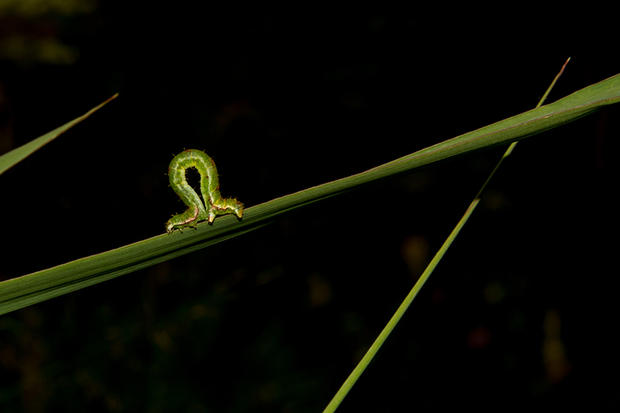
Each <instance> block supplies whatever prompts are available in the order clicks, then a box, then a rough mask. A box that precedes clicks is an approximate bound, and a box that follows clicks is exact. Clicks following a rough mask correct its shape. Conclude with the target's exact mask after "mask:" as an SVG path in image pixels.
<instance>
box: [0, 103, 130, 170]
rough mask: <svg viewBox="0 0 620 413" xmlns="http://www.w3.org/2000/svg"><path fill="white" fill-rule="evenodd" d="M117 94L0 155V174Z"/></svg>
mask: <svg viewBox="0 0 620 413" xmlns="http://www.w3.org/2000/svg"><path fill="white" fill-rule="evenodd" d="M117 96H118V93H116V94H114V95H113V96H111V97H110V98H108V99H107V100H106V101H104V102H102V103H100V104H99V105H97V106H95V107H94V108H92V109H91V110H89V111H88V112H86V113H85V114H83V115H82V116H80V117H77V118H75V119H73V120H72V121H70V122H67V123H65V124H64V125H62V126H59V127H58V128H56V129H54V130H53V131H51V132H48V133H46V134H45V135H43V136H39V137H38V138H36V139H34V140H32V141H30V142H28V143H26V144H24V145H22V146H20V147H18V148H15V149H13V150H11V151H9V152H7V153H5V154H3V155H2V156H0V175H2V174H3V173H4V172H5V171H6V170H7V169H9V168H11V167H12V166H13V165H15V164H17V163H18V162H20V161H21V160H23V159H25V158H26V157H28V156H30V155H31V154H32V153H33V152H34V151H36V150H38V149H39V148H41V147H42V146H43V145H45V144H47V143H49V142H51V141H53V140H54V139H56V138H57V137H59V136H60V135H62V134H63V133H64V132H66V131H68V130H69V129H71V128H72V127H73V126H75V125H77V124H78V123H80V122H81V121H83V120H84V119H86V118H87V117H89V116H90V115H92V114H93V113H95V112H96V111H98V110H99V109H101V108H102V107H103V106H105V105H106V104H107V103H108V102H110V101H112V100H114V99H116V97H117Z"/></svg>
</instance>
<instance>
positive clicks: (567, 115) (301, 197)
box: [0, 75, 620, 314]
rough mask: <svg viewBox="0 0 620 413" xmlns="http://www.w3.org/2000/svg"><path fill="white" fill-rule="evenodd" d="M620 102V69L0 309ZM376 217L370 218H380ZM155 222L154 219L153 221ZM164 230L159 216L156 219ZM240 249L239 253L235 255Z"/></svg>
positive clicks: (44, 277) (123, 253)
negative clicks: (499, 118)
mask: <svg viewBox="0 0 620 413" xmlns="http://www.w3.org/2000/svg"><path fill="white" fill-rule="evenodd" d="M619 101H620V75H616V76H613V77H611V78H609V79H606V80H604V81H601V82H599V83H596V84H593V85H591V86H588V87H586V88H584V89H581V90H579V91H577V92H575V93H573V94H571V95H569V96H566V97H565V98H562V99H560V100H558V101H556V102H554V103H552V104H549V105H546V106H541V107H540V108H538V109H534V110H531V111H528V112H524V113H521V114H519V115H516V116H513V117H510V118H508V119H504V120H502V121H499V122H496V123H494V124H491V125H488V126H485V127H483V128H480V129H477V130H475V131H473V132H469V133H466V134H463V135H461V136H458V137H456V138H452V139H449V140H446V141H444V142H441V143H438V144H436V145H433V146H430V147H428V148H425V149H422V150H420V151H418V152H415V153H412V154H410V155H407V156H403V157H402V158H399V159H396V160H394V161H391V162H388V163H386V164H383V165H381V166H377V167H375V168H372V169H369V170H367V171H365V172H361V173H358V174H355V175H351V176H348V177H346V178H341V179H338V180H335V181H331V182H328V183H325V184H322V185H317V186H314V187H312V188H308V189H305V190H303V191H299V192H295V193H293V194H289V195H285V196H282V197H280V198H276V199H273V200H271V201H268V202H265V203H262V204H259V205H256V206H253V207H251V208H248V209H246V210H245V212H244V217H243V220H242V221H240V222H239V221H238V220H237V219H236V218H235V217H232V216H223V217H220V218H218V219H217V220H216V221H215V223H214V224H213V225H208V224H201V225H198V228H197V229H196V230H191V231H184V232H175V233H172V234H163V235H159V236H156V237H153V238H149V239H146V240H143V241H140V242H136V243H134V244H130V245H126V246H123V247H120V248H117V249H113V250H110V251H106V252H103V253H100V254H96V255H92V256H90V257H86V258H81V259H78V260H75V261H71V262H68V263H66V264H62V265H59V266H56V267H53V268H49V269H46V270H42V271H38V272H35V273H32V274H28V275H24V276H21V277H18V278H13V279H10V280H6V281H2V282H0V314H4V313H7V312H10V311H13V310H16V309H19V308H22V307H25V306H28V305H32V304H34V303H37V302H40V301H44V300H47V299H50V298H52V297H56V296H59V295H63V294H67V293H69V292H71V291H76V290H79V289H81V288H84V287H87V286H90V285H94V284H97V283H100V282H102V281H106V280H110V279H112V278H115V277H118V276H120V275H123V274H128V273H130V272H133V271H136V270H139V269H142V268H146V267H148V266H151V265H154V264H157V263H160V262H163V261H167V260H169V259H172V258H175V257H178V256H181V255H184V254H187V253H190V252H192V251H196V250H199V249H201V248H204V247H206V246H209V245H211V244H215V243H217V242H221V241H224V240H226V239H229V238H232V237H235V236H238V235H240V234H242V233H245V232H248V231H251V230H253V229H255V228H257V227H260V226H262V225H265V224H266V223H267V222H268V221H269V220H270V219H272V218H274V217H276V216H278V215H280V214H283V213H285V212H287V211H290V210H293V209H295V208H299V207H302V206H304V205H308V204H311V203H313V202H317V201H319V200H321V199H325V198H328V197H331V196H334V195H336V194H338V193H341V192H343V191H346V190H350V189H353V188H355V187H358V186H360V185H363V184H366V183H369V182H372V181H376V180H378V179H381V178H386V177H389V176H392V175H395V174H398V173H403V172H406V171H410V170H412V169H414V168H417V167H420V166H423V165H428V164H430V163H433V162H437V161H440V160H442V159H446V158H450V157H453V156H456V155H462V154H465V153H467V152H470V151H473V150H476V149H480V148H484V147H487V146H491V145H498V144H508V143H511V142H514V141H517V140H519V139H522V138H525V137H527V136H531V135H535V134H537V133H540V132H543V131H545V130H548V129H551V128H554V127H557V126H560V125H562V124H565V123H567V122H570V121H572V120H575V119H577V118H579V117H581V116H584V115H586V114H588V113H590V112H592V111H593V110H596V109H599V108H601V107H604V106H606V105H610V104H613V103H617V102H619ZM380 219H381V218H376V219H375V221H374V222H373V224H375V225H380ZM156 225H158V226H159V223H156ZM161 227H162V229H163V223H161ZM242 253H243V252H240V254H242Z"/></svg>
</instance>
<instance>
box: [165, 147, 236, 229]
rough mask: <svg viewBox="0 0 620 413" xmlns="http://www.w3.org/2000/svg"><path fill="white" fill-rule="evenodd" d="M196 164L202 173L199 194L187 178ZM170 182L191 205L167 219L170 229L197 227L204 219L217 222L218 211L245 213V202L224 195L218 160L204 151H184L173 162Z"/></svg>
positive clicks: (171, 163) (223, 213)
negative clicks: (221, 189) (217, 166)
mask: <svg viewBox="0 0 620 413" xmlns="http://www.w3.org/2000/svg"><path fill="white" fill-rule="evenodd" d="M189 168H196V170H197V171H198V173H199V174H200V192H201V194H202V199H200V197H199V196H198V194H197V193H196V191H195V190H194V188H192V187H191V186H190V185H189V183H188V182H187V179H186V178H185V171H187V169H189ZM168 177H169V179H170V186H171V187H172V189H173V190H174V192H176V193H177V195H178V196H179V197H180V198H181V200H182V201H183V203H184V204H185V205H187V210H185V212H182V213H180V214H177V215H174V216H173V217H172V218H170V219H169V220H168V222H166V232H172V231H174V230H175V229H182V228H186V227H195V226H196V224H198V222H200V221H204V220H206V221H208V222H209V223H210V224H211V223H213V220H215V217H217V216H218V215H225V214H235V215H237V217H239V218H241V217H242V216H243V204H242V203H241V202H239V201H237V200H236V199H235V198H222V196H221V195H220V185H219V180H218V176H217V169H216V168H215V162H213V159H211V158H210V157H209V155H207V154H206V153H204V152H203V151H199V150H198V149H188V150H186V151H183V152H181V153H180V154H178V155H177V156H175V157H174V158H172V161H171V162H170V166H169V167H168Z"/></svg>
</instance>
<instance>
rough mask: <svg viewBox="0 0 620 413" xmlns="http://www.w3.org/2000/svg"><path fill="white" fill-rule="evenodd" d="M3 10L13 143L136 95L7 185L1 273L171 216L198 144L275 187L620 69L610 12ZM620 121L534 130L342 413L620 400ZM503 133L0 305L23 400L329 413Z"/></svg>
mask: <svg viewBox="0 0 620 413" xmlns="http://www.w3.org/2000/svg"><path fill="white" fill-rule="evenodd" d="M0 5H1V6H0V152H1V153H4V152H7V151H9V150H10V149H12V148H15V147H17V146H20V145H22V144H24V143H26V142H27V141H29V140H31V139H34V138H35V137H37V136H40V135H42V134H44V133H46V132H48V131H50V130H52V129H53V128H55V127H57V126H59V125H61V124H63V123H65V122H66V121H69V120H71V119H73V118H75V117H76V116H78V115H81V114H82V113H84V112H85V111H86V110H88V109H89V108H91V107H93V106H95V105H96V104H98V103H99V102H101V101H103V100H104V99H106V98H107V97H109V96H111V95H112V94H114V93H116V92H119V93H120V97H119V98H118V99H117V100H115V101H114V102H112V103H110V104H109V105H108V106H106V107H105V108H104V109H102V110H101V111H100V112H98V113H97V114H95V115H93V117H91V118H90V119H88V120H87V121H85V122H84V123H82V124H80V125H78V126H77V127H75V128H74V129H72V130H71V131H69V132H68V133H67V134H65V135H64V136H62V137H61V138H60V139H58V140H57V141H55V142H53V143H52V144H50V145H48V146H47V147H45V148H44V149H43V150H41V151H39V152H37V153H35V154H34V155H33V156H31V157H29V158H28V159H26V160H25V161H24V162H22V163H20V164H19V165H17V166H16V167H14V168H12V169H11V170H9V171H8V172H6V173H5V174H3V175H2V176H1V177H0V185H1V188H2V192H1V193H2V195H1V197H0V199H1V201H2V202H0V214H1V215H0V216H2V217H3V222H2V233H3V237H2V238H3V248H2V253H1V259H0V260H1V261H0V279H8V278H11V277H15V276H19V275H23V274H27V273H30V272H33V271H36V270H39V269H43V268H47V267H49V266H52V265H56V264H60V263H63V262H66V261H68V260H72V259H76V258H79V257H82V256H85V255H90V254H94V253H97V252H101V251H104V250H108V249H111V248H115V247H118V246H121V245H124V244H127V243H130V242H134V241H138V240H141V239H143V238H147V237H151V236H154V235H157V234H160V233H162V232H163V230H164V222H165V221H166V220H167V219H168V218H169V217H170V215H171V214H172V213H175V212H180V211H181V210H182V208H183V207H182V205H181V203H180V202H179V200H178V199H177V197H176V196H175V195H174V193H173V192H172V191H171V190H170V188H169V187H168V182H167V177H166V175H165V172H166V170H167V165H168V162H169V161H170V159H171V158H172V156H173V155H174V154H176V153H178V152H180V151H181V150H183V149H184V148H192V147H195V148H200V149H204V150H206V151H207V152H208V153H209V154H210V155H211V156H212V157H213V158H214V159H215V161H216V162H217V165H218V169H219V172H220V179H221V184H222V192H223V195H224V196H235V197H237V198H239V199H240V200H242V201H243V202H244V203H245V204H246V205H249V206H251V205H255V204H258V203H261V202H264V201H267V200H270V199H272V198H274V197H277V196H280V195H284V194H287V193H290V192H293V191H297V190H300V189H303V188H306V187H308V186H311V185H315V184H319V183H323V182H326V181H329V180H333V179H336V178H340V177H343V176H347V175H350V174H353V173H356V172H360V171H362V170H364V169H367V168H370V167H373V166H376V165H379V164H381V163H383V162H387V161H389V160H392V159H394V158H396V157H399V156H402V155H405V154H408V153H411V152H414V151H416V150H418V149H421V148H423V147H425V146H428V145H430V144H433V143H436V142H439V141H441V140H444V139H447V138H450V137H453V136H456V135H458V134H460V133H464V132H467V131H469V130H473V129H475V128H478V127H480V126H484V125H486V124H488V123H491V122H494V121H497V120H500V119H503V118H506V117H508V116H510V115H513V114H516V113H519V112H522V111H525V110H528V109H530V108H532V107H533V106H534V105H535V104H536V102H537V101H538V99H539V98H540V96H542V94H543V92H544V91H545V89H546V88H547V86H548V84H549V82H550V81H551V80H552V78H553V76H555V74H556V73H557V71H558V70H559V69H560V67H561V65H562V64H563V63H564V61H565V59H566V58H567V57H568V56H572V61H571V63H570V64H569V65H568V68H567V70H566V73H565V74H564V76H563V77H562V78H561V80H560V81H559V83H558V85H557V86H556V88H555V89H554V91H553V92H552V94H551V96H550V98H549V101H552V100H555V99H557V98H559V97H561V96H564V95H566V94H568V93H570V92H572V91H575V90H577V89H580V88H582V87H584V86H587V85H588V84H590V83H593V82H596V81H599V80H602V79H604V78H606V77H609V76H612V75H614V74H616V73H618V72H620V59H619V57H618V53H617V44H616V45H615V46H609V47H608V46H607V44H606V42H607V41H610V40H611V41H612V42H615V41H616V40H617V38H616V37H617V35H616V34H615V33H614V31H613V30H614V28H613V26H612V25H608V24H607V23H606V22H605V20H601V16H605V15H607V14H609V13H610V12H609V11H605V10H600V11H597V12H596V13H593V14H592V15H589V14H587V13H582V12H578V13H575V16H571V17H567V16H559V15H555V14H545V15H541V14H539V12H538V11H537V12H536V15H535V16H533V15H532V14H531V12H529V11H526V10H523V11H519V12H517V11H510V12H509V13H506V12H499V11H497V12H494V11H493V10H486V12H485V14H476V13H473V12H472V13H471V16H470V15H469V14H467V15H465V14H464V13H463V11H459V10H453V9H450V10H448V9H447V8H446V10H440V11H438V12H436V13H431V12H429V11H420V10H417V11H412V10H392V11H390V12H379V11H376V10H374V11H371V12H368V11H366V12H364V11H359V10H356V13H352V12H351V10H345V11H336V10H332V9H318V8H317V9H315V10H283V9H281V8H277V9H276V8H274V9H273V10H266V9H262V10H249V9H242V8H241V6H240V5H239V6H238V9H234V10H219V9H217V10H216V9H215V8H214V7H212V6H197V5H196V4H194V3H191V2H182V3H178V4H176V3H175V5H172V3H170V4H168V5H167V6H155V5H153V4H148V5H139V4H138V3H137V2H136V3H132V5H131V6H129V5H128V2H120V1H106V2H103V1H96V0H90V1H83V0H82V1H77V0H76V1H69V0H66V1H64V2H63V1H59V2H44V1H41V2H40V3H37V2H19V1H17V0H15V1H6V2H2V3H0ZM470 12H471V11H470ZM618 115H620V110H619V108H618V107H611V108H608V109H605V110H602V111H600V112H597V113H596V114H594V115H591V116H588V117H587V118H584V119H581V120H579V121H577V122H575V123H573V124H570V125H568V126H563V127H561V128H558V129H555V130H553V131H549V132H547V133H544V134H543V135H539V136H537V137H534V138H530V139H528V140H526V141H524V142H522V143H521V144H519V145H518V147H517V149H516V150H515V152H514V154H513V156H512V157H511V159H509V161H508V162H506V163H505V164H504V166H503V167H502V169H501V170H500V172H499V173H498V174H497V176H496V178H495V179H494V181H493V182H492V184H491V186H490V187H489V188H488V191H487V193H486V194H485V197H484V199H483V201H482V204H481V206H480V208H479V209H478V211H477V212H476V214H475V215H474V217H473V218H472V219H471V220H470V222H469V224H468V225H467V227H466V229H465V230H464V231H463V232H462V234H461V236H460V237H459V238H458V239H457V241H456V242H455V243H454V245H453V247H452V249H451V250H450V251H449V253H448V254H447V255H446V257H445V259H444V260H443V261H442V263H441V264H440V266H439V267H438V269H437V271H436V272H435V273H434V274H433V276H432V277H431V279H430V281H429V282H428V283H427V285H426V286H425V287H424V289H423V290H422V292H421V294H420V295H419V296H418V298H417V299H416V300H415V301H414V303H413V305H412V307H411V308H410V310H409V312H408V314H407V315H406V316H405V317H404V318H403V320H402V321H401V323H400V325H399V326H398V328H397V329H396V330H395V332H394V334H393V335H392V336H391V337H390V338H389V340H388V341H387V343H386V344H385V346H384V347H383V349H382V350H381V351H380V353H379V354H378V356H377V357H376V359H375V360H374V361H373V363H372V364H371V365H370V367H369V368H368V370H367V371H366V373H365V374H364V375H363V376H362V378H361V379H360V381H359V382H358V384H357V385H356V387H355V388H354V389H353V390H352V391H351V393H350V394H349V396H348V397H347V399H346V400H345V401H344V403H343V404H342V405H341V409H340V410H341V411H345V412H348V411H350V412H358V411H373V412H375V411H376V412H388V411H390V412H391V411H394V412H400V411H410V410H414V409H420V408H421V409H443V408H445V409H447V408H463V409H470V408H474V409H495V410H511V409H516V408H523V407H526V408H531V407H543V408H553V409H554V410H559V409H561V408H566V407H571V408H573V407H582V408H589V409H592V408H612V407H615V408H617V407H618V406H619V405H620V395H619V394H618V390H617V389H618V380H617V375H618V368H619V367H620V363H619V361H620V360H619V357H618V351H617V349H618V345H619V344H620V342H619V340H618V339H617V338H615V330H616V328H617V325H618V323H617V318H618V308H617V300H616V292H617V289H618V286H619V285H618V279H617V275H618V270H617V263H616V261H615V256H616V254H617V241H616V240H615V239H614V235H615V234H616V233H617V232H616V231H615V229H614V226H615V223H616V222H617V215H616V214H615V212H616V211H617V210H618V202H617V201H616V200H615V192H616V189H617V181H616V178H615V176H616V174H617V168H618V167H617V160H616V158H617V150H618V143H617V142H618V136H619V133H620V120H619V117H618ZM502 152H503V148H494V149H490V150H485V151H481V152H478V153H474V154H469V155H467V156H463V157H460V158H458V159H455V160H451V161H447V162H442V163H439V164H436V165H431V166H429V167H426V168H423V169H422V170H419V171H415V172H413V173H410V174H406V175H402V176H399V177H394V178H391V179H387V180H384V181H381V182H379V183H376V184H373V185H368V186H366V187H364V188H360V189H359V190H356V191H353V192H351V193H348V194H345V195H342V196H339V197H337V198H333V199H330V200H327V201H323V202H320V203H318V204H313V205H312V206H309V207H307V208H304V209H302V210H298V211H295V212H294V213H290V214H288V215H285V216H283V217H281V218H279V219H278V220H277V221H276V222H274V223H273V224H272V225H270V226H268V227H266V228H264V229H261V230H258V231H255V232H253V233H250V234H247V235H244V236H242V237H239V238H236V239H232V240H229V241H227V242H225V243H222V244H219V245H216V246H214V247H210V248H207V249H205V250H202V251H199V252H196V253H193V254H190V255H187V256H184V257H181V258H178V259H175V260H172V261H170V262H167V263H164V264H160V265H157V266H154V267H151V268H148V269H146V270H143V271H139V272H136V273H132V274H130V275H127V276H124V277H121V278H118V279H115V280H113V281H110V282H106V283H103V284H100V285H97V286H94V287H91V288H88V289H86V290H82V291H79V292H77V293H73V294H70V295H67V296H63V297H60V298H56V299H54V300H51V301H48V302H45V303H41V304H38V305H35V306H32V307H30V308H26V309H23V310H20V311H16V312H14V313H10V314H8V315H4V316H2V317H0V372H1V373H0V411H2V412H5V411H6V412H12V411H27V412H41V411H93V412H97V411H102V412H103V411H106V412H107V411H110V412H129V411H131V412H135V411H149V412H167V411H186V412H213V411H215V412H238V411H239V412H241V411H243V412H245V411H281V412H316V411H321V410H322V409H323V408H324V407H325V405H326V404H327V403H328V402H329V400H330V398H331V397H332V396H333V395H334V394H335V392H336V390H337V389H338V387H339V386H340V385H341V383H342V382H343V381H344V379H345V378H346V377H347V375H348V374H349V372H350V371H351V369H352V368H353V367H354V365H355V363H356V362H357V361H358V360H359V359H360V357H361V356H362V355H363V353H364V352H365V351H366V349H367V348H368V346H369V345H370V344H371V343H372V341H373V340H374V338H375V337H376V335H377V334H378V333H379V331H380V330H381V328H382V327H383V326H384V325H385V323H386V322H387V320H388V319H389V317H390V316H391V314H392V313H393V312H394V310H395V309H396V307H397V306H398V304H399V303H400V301H401V300H402V299H403V298H404V296H405V295H406V294H407V292H408V291H409V289H410V288H411V286H412V285H413V283H414V282H415V280H416V279H417V277H418V276H419V274H420V273H421V271H422V270H423V269H424V266H425V265H426V263H427V262H428V261H429V260H430V258H431V257H432V254H433V253H434V252H435V251H436V250H437V248H438V247H439V246H440V245H441V243H442V241H443V240H444V239H445V237H446V236H447V235H448V233H449V231H450V230H451V229H452V227H453V226H454V224H455V223H456V222H457V221H458V219H459V218H460V216H461V214H462V213H463V212H464V210H465V208H466V206H467V204H468V203H469V201H470V200H471V198H472V196H473V195H474V194H475V193H476V191H477V189H478V187H479V186H480V185H481V183H482V182H483V181H484V179H485V178H486V176H487V175H488V173H489V171H490V170H491V169H492V167H493V165H494V164H495V162H496V160H497V159H498V158H499V156H500V155H501V153H502ZM375 201H380V202H385V203H387V204H389V205H390V207H389V208H386V209H382V210H381V211H379V212H377V211H376V208H373V207H372V204H373V202H375ZM378 214H379V215H378Z"/></svg>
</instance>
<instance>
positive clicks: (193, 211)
mask: <svg viewBox="0 0 620 413" xmlns="http://www.w3.org/2000/svg"><path fill="white" fill-rule="evenodd" d="M199 215H200V210H199V209H198V207H197V206H196V205H194V206H193V207H190V208H188V209H187V210H186V211H185V212H183V213H181V214H178V215H175V216H173V217H172V218H170V219H169V220H168V222H166V232H167V233H171V232H172V231H174V230H175V229H183V228H187V227H192V228H196V225H197V224H198V221H199V219H198V217H199ZM203 219H204V218H203Z"/></svg>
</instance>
